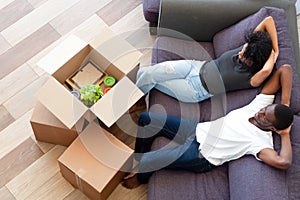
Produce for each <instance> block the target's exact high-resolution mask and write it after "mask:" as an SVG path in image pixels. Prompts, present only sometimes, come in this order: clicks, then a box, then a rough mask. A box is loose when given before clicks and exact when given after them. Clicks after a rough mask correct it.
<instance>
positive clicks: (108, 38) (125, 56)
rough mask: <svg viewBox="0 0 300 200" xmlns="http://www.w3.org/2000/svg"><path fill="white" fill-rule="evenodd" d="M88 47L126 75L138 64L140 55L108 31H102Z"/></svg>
mask: <svg viewBox="0 0 300 200" xmlns="http://www.w3.org/2000/svg"><path fill="white" fill-rule="evenodd" d="M90 45H91V46H92V47H93V48H94V49H96V50H97V51H98V52H99V53H100V54H101V55H103V56H104V57H105V58H106V59H107V60H108V61H110V62H111V63H112V64H114V65H115V66H116V67H118V68H119V69H120V70H121V71H122V72H123V73H124V74H128V73H129V72H130V71H131V70H132V69H133V68H134V67H136V66H137V64H138V63H139V59H140V58H141V56H142V53H141V52H140V51H138V50H137V49H136V48H134V47H133V46H132V45H130V44H129V43H128V42H127V41H125V40H124V39H123V38H121V37H120V36H118V35H116V34H115V33H114V32H113V31H111V30H110V29H108V28H107V29H103V30H102V32H101V33H100V34H99V35H98V36H97V37H96V39H95V40H93V41H92V42H91V43H90Z"/></svg>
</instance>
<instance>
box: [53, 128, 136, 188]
mask: <svg viewBox="0 0 300 200" xmlns="http://www.w3.org/2000/svg"><path fill="white" fill-rule="evenodd" d="M132 153H133V150H132V149H130V148H129V147H127V146H126V145H125V144H124V143H122V142H121V141H119V140H118V139H117V138H115V137H114V136H113V135H111V134H110V133H109V132H107V131H105V130H104V129H103V128H101V127H100V126H98V125H97V124H95V123H90V124H89V125H88V127H87V128H86V129H85V130H84V131H83V132H82V133H81V134H80V135H79V137H78V138H77V139H76V140H75V141H74V142H73V143H72V144H71V146H70V147H69V148H68V149H67V150H66V151H65V152H64V153H63V154H62V155H61V156H60V157H59V159H58V161H59V162H60V163H62V164H63V165H65V166H66V167H68V168H69V169H70V170H71V171H73V172H74V173H75V174H76V175H77V176H78V177H79V178H80V179H82V180H84V181H86V182H87V183H88V184H89V185H91V186H92V187H94V188H96V189H97V190H98V191H102V190H103V189H104V188H105V186H106V185H107V184H108V183H109V182H110V181H111V180H112V178H113V177H114V176H115V174H116V173H117V172H118V171H119V170H124V171H125V170H129V169H130V165H128V164H127V163H129V162H128V161H129V158H130V157H131V155H132ZM124 166H127V168H126V169H123V167H124Z"/></svg>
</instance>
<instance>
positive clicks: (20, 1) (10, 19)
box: [0, 0, 34, 32]
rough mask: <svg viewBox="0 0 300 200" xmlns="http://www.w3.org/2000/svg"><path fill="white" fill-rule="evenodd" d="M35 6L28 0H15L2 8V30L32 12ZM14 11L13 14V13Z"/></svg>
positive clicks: (0, 14) (0, 24)
mask: <svg viewBox="0 0 300 200" xmlns="http://www.w3.org/2000/svg"><path fill="white" fill-rule="evenodd" d="M33 9H34V8H33V7H32V5H31V4H30V3H28V1H27V0H15V1H13V2H12V3H11V4H9V5H8V6H6V7H5V8H3V9H1V10H0V32H1V31H3V30H4V29H6V28H7V27H9V26H10V25H12V24H14V23H15V22H16V21H18V20H19V19H21V18H22V17H24V16H25V15H27V14H28V13H30V12H31V11H32V10H33ZM12 13H13V15H12Z"/></svg>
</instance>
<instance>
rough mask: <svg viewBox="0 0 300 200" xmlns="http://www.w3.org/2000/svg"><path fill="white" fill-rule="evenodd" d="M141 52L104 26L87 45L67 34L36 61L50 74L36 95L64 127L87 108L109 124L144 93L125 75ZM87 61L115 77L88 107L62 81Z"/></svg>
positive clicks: (136, 61)
mask: <svg viewBox="0 0 300 200" xmlns="http://www.w3.org/2000/svg"><path fill="white" fill-rule="evenodd" d="M141 55H142V54H141V53H140V52H139V51H137V50H136V49H135V48H134V47H132V46H131V45H130V44H129V43H127V42H126V41H125V40H124V39H122V38H120V37H118V36H116V35H115V34H114V33H113V32H112V31H111V30H110V29H108V28H104V29H103V30H102V32H101V34H100V35H99V36H98V37H97V38H96V39H95V40H93V41H92V42H90V43H89V44H87V43H85V42H84V41H82V40H80V39H79V38H77V37H76V36H73V35H71V36H69V37H68V38H67V39H66V40H65V41H63V42H62V43H61V44H59V45H58V46H57V47H56V48H54V49H53V50H52V51H51V52H50V53H49V54H48V55H46V56H45V57H44V58H43V59H42V60H40V61H39V62H38V63H37V65H38V66H40V67H41V68H43V69H44V70H45V71H46V72H48V73H49V74H51V75H52V76H51V78H50V79H49V80H48V81H47V82H46V83H45V85H44V86H43V87H42V88H41V89H40V90H39V92H38V97H37V98H38V100H39V101H40V102H41V103H42V104H43V105H44V106H45V107H46V108H47V109H48V110H50V112H52V113H53V114H54V115H55V116H56V117H57V118H58V119H59V120H60V121H61V122H62V123H63V124H64V125H65V126H66V127H68V128H72V127H73V126H74V125H75V124H76V123H77V122H78V120H79V119H80V118H81V117H82V116H83V115H84V113H86V111H87V110H90V111H92V112H93V113H94V114H95V115H96V116H97V117H98V118H99V119H100V120H101V121H102V122H103V123H104V124H105V125H106V126H108V127H110V126H111V125H112V124H114V123H115V122H116V121H117V120H118V119H119V118H120V117H121V116H122V115H123V114H124V113H125V112H126V111H127V110H128V109H129V108H130V107H131V106H132V105H133V104H134V103H135V102H136V101H138V99H140V98H141V97H142V96H143V95H144V94H143V92H142V91H141V90H139V89H138V88H137V87H136V86H135V84H134V80H133V78H132V76H129V75H130V74H132V73H133V72H136V71H137V68H138V67H139V66H138V65H139V58H140V57H141ZM89 61H92V62H93V63H95V64H96V65H97V66H98V67H100V68H101V69H102V70H103V71H104V72H105V73H107V74H109V75H112V76H114V77H115V78H116V80H117V83H116V84H115V85H114V86H113V87H112V89H111V90H110V91H109V92H108V93H107V94H105V95H104V96H103V97H102V98H101V99H100V100H99V101H98V102H97V103H95V104H94V105H93V106H92V107H91V108H88V107H86V106H85V105H84V104H83V103H82V102H81V101H80V100H79V99H77V98H75V97H74V96H73V95H72V94H71V92H70V90H68V87H67V86H66V84H65V81H66V80H67V79H68V77H70V76H71V75H72V74H74V73H75V72H76V71H78V69H80V67H81V66H82V65H84V64H86V63H87V62H89Z"/></svg>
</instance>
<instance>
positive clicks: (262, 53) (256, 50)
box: [243, 30, 272, 73]
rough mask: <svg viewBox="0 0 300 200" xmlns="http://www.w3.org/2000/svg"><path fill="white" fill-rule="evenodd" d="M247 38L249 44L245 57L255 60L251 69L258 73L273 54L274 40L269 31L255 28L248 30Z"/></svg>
mask: <svg viewBox="0 0 300 200" xmlns="http://www.w3.org/2000/svg"><path fill="white" fill-rule="evenodd" d="M245 40H246V42H247V43H248V46H247V48H246V50H245V52H244V54H243V57H244V58H246V59H248V60H251V61H252V62H253V65H252V66H251V68H250V70H251V71H252V73H256V72H258V71H259V70H260V69H261V68H262V67H263V66H264V64H265V62H266V61H267V60H268V58H269V56H270V54H271V51H272V40H271V38H270V35H269V33H268V32H265V31H253V30H249V31H247V32H246V34H245Z"/></svg>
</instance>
